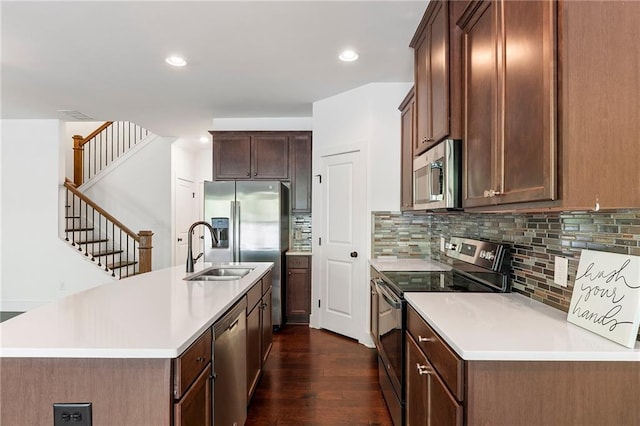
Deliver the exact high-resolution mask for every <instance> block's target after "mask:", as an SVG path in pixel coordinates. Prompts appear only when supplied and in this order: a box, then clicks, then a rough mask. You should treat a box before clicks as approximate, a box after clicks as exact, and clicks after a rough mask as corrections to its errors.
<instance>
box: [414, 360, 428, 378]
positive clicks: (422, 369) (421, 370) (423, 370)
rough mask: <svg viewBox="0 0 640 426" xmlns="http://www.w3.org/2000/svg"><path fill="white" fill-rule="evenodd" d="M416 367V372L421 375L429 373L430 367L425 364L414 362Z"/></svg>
mask: <svg viewBox="0 0 640 426" xmlns="http://www.w3.org/2000/svg"><path fill="white" fill-rule="evenodd" d="M416 369H417V370H418V374H419V375H421V376H424V375H429V374H431V369H430V368H429V367H427V366H426V365H420V363H419V362H416Z"/></svg>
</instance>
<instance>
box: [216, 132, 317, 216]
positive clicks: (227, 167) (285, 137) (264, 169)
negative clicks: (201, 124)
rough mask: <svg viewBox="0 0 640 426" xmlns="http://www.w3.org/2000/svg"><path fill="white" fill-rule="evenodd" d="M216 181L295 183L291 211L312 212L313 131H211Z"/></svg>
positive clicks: (292, 190) (292, 189) (292, 191)
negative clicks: (253, 180)
mask: <svg viewBox="0 0 640 426" xmlns="http://www.w3.org/2000/svg"><path fill="white" fill-rule="evenodd" d="M209 133H211V135H212V136H213V180H247V179H263V180H279V181H290V182H291V200H290V204H291V213H311V155H312V151H311V146H312V145H311V144H312V142H311V132H308V131H257V132H248V131H247V132H244V131H211V132H209Z"/></svg>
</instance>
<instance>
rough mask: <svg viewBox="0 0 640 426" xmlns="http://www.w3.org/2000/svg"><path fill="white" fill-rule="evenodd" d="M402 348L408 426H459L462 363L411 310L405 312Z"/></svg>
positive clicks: (462, 382) (461, 413)
mask: <svg viewBox="0 0 640 426" xmlns="http://www.w3.org/2000/svg"><path fill="white" fill-rule="evenodd" d="M405 349H406V351H405V353H406V354H405V356H406V363H405V364H406V365H405V368H406V372H405V373H406V374H405V377H406V405H405V409H406V423H407V426H411V425H424V424H428V425H429V424H430V425H442V426H462V424H463V419H464V409H463V404H462V399H463V397H464V377H463V375H464V367H463V360H462V359H460V358H459V357H458V356H457V355H456V354H455V353H454V352H453V351H451V350H450V349H449V347H448V346H447V345H446V344H445V343H444V342H443V341H442V340H441V339H440V337H439V336H438V335H437V334H436V333H435V331H433V329H432V328H431V327H429V325H428V324H427V323H426V322H425V321H424V320H423V319H422V318H421V317H420V316H419V315H418V313H417V312H416V311H415V310H414V309H413V307H409V308H408V309H407V332H406V348H405Z"/></svg>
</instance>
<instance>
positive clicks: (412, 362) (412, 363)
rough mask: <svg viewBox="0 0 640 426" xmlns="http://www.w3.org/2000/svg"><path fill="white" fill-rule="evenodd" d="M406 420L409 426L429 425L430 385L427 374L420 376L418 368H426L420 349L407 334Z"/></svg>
mask: <svg viewBox="0 0 640 426" xmlns="http://www.w3.org/2000/svg"><path fill="white" fill-rule="evenodd" d="M406 340H407V343H406V357H407V362H406V401H405V409H406V420H407V426H418V425H427V424H428V419H427V405H428V403H429V392H428V390H429V388H428V386H429V383H428V381H427V378H428V376H427V374H420V371H419V369H418V366H426V360H425V359H424V356H423V355H422V352H420V349H419V348H418V347H417V346H416V344H415V343H414V342H413V339H412V338H411V336H410V335H409V334H408V333H407V334H406Z"/></svg>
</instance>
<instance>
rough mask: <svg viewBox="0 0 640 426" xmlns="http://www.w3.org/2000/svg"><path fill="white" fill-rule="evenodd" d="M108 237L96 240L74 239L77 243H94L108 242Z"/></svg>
mask: <svg viewBox="0 0 640 426" xmlns="http://www.w3.org/2000/svg"><path fill="white" fill-rule="evenodd" d="M107 241H109V239H108V238H96V239H95V240H85V241H74V243H76V244H93V243H106V242H107Z"/></svg>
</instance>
